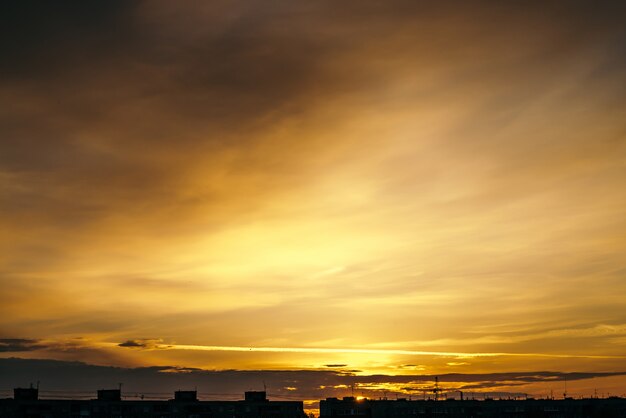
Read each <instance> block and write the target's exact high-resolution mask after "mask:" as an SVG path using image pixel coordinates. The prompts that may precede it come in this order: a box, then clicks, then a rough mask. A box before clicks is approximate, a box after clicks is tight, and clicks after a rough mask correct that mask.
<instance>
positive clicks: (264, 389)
mask: <svg viewBox="0 0 626 418" xmlns="http://www.w3.org/2000/svg"><path fill="white" fill-rule="evenodd" d="M263 391H264V392H267V386H266V385H265V380H264V381H263Z"/></svg>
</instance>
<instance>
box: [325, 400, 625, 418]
mask: <svg viewBox="0 0 626 418" xmlns="http://www.w3.org/2000/svg"><path fill="white" fill-rule="evenodd" d="M330 417H344V418H347V417H352V418H405V417H424V418H427V417H428V418H436V417H437V418H439V417H440V418H444V417H445V418H626V398H618V397H612V398H592V399H572V398H566V399H559V400H554V399H525V400H480V401H479V400H455V399H448V400H443V401H435V400H415V401H412V400H407V399H398V400H370V399H357V398H354V397H345V398H343V399H337V398H326V400H322V401H320V416H319V418H330Z"/></svg>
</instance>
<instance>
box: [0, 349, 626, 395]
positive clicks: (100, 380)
mask: <svg viewBox="0 0 626 418" xmlns="http://www.w3.org/2000/svg"><path fill="white" fill-rule="evenodd" d="M0 372H1V373H0V383H1V384H2V386H3V387H12V386H17V385H20V384H24V383H23V382H26V383H28V380H29V379H31V380H32V379H33V378H34V377H35V376H36V377H37V379H36V380H40V381H41V384H42V396H46V393H47V392H46V391H48V390H54V391H65V393H66V394H67V396H72V394H75V391H77V390H80V391H81V393H85V391H89V390H93V391H94V392H95V390H96V389H98V388H102V387H107V386H111V387H113V386H116V385H117V384H118V383H119V382H124V388H125V389H124V392H125V393H126V394H127V395H128V396H132V394H135V393H138V394H141V393H151V394H152V395H153V396H157V397H160V398H164V399H168V398H170V397H171V396H173V391H174V390H177V389H181V388H183V389H184V388H186V387H189V388H192V387H197V388H198V392H199V395H200V398H201V399H219V398H220V397H221V398H228V399H240V398H241V397H242V396H243V391H245V390H248V389H250V388H256V387H259V385H260V384H261V383H260V382H265V384H266V386H267V390H268V393H269V394H270V398H273V397H276V398H279V399H280V398H281V397H284V396H289V397H291V398H293V397H294V396H295V398H293V399H301V400H319V399H323V398H325V397H331V396H347V395H349V393H350V391H351V388H352V387H354V390H356V391H358V393H359V395H361V394H362V395H364V396H368V397H371V398H377V397H379V396H382V395H383V392H386V393H387V394H391V395H393V394H394V393H397V394H398V395H410V394H413V395H418V396H421V395H422V394H423V391H424V390H425V389H428V388H432V387H434V384H435V376H433V375H407V376H394V375H354V374H346V373H340V372H335V371H329V370H317V371H311V370H290V371H281V370H274V371H268V370H266V371H258V370H202V369H196V368H178V367H172V366H158V367H133V368H123V367H105V366H94V365H89V364H85V363H80V362H64V361H53V360H35V359H31V360H27V359H16V358H8V359H6V358H5V359H0ZM625 375H626V372H614V373H577V372H572V373H558V372H545V371H544V372H511V373H488V374H442V375H439V376H438V379H439V382H440V386H441V387H442V388H445V390H446V391H448V392H450V394H451V395H452V394H453V392H454V391H458V390H463V391H466V392H467V391H470V392H471V391H478V392H480V393H491V392H500V393H506V392H507V389H508V390H509V392H508V393H509V394H513V393H515V394H519V393H523V392H524V391H525V390H528V389H532V390H534V391H541V390H544V391H545V390H546V388H548V387H551V385H554V384H555V382H563V381H565V379H567V382H568V387H569V388H571V390H572V391H573V392H572V393H574V392H575V390H576V387H577V385H578V384H579V383H578V382H584V381H591V380H592V379H611V378H621V379H622V380H621V381H622V382H623V377H621V376H625ZM294 387H297V391H293V390H292V388H294ZM55 393H58V392H55ZM504 396H506V395H504Z"/></svg>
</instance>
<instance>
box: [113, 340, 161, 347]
mask: <svg viewBox="0 0 626 418" xmlns="http://www.w3.org/2000/svg"><path fill="white" fill-rule="evenodd" d="M117 346H118V347H127V348H146V349H155V348H167V347H169V346H168V345H164V344H163V340H160V339H154V338H141V339H135V340H126V341H124V342H121V343H119V344H118V345H117Z"/></svg>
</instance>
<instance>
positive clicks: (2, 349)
mask: <svg viewBox="0 0 626 418" xmlns="http://www.w3.org/2000/svg"><path fill="white" fill-rule="evenodd" d="M45 348H47V346H46V345H44V344H41V343H40V341H39V340H31V339H23V338H0V353H11V352H19V351H35V350H42V349H45Z"/></svg>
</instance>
